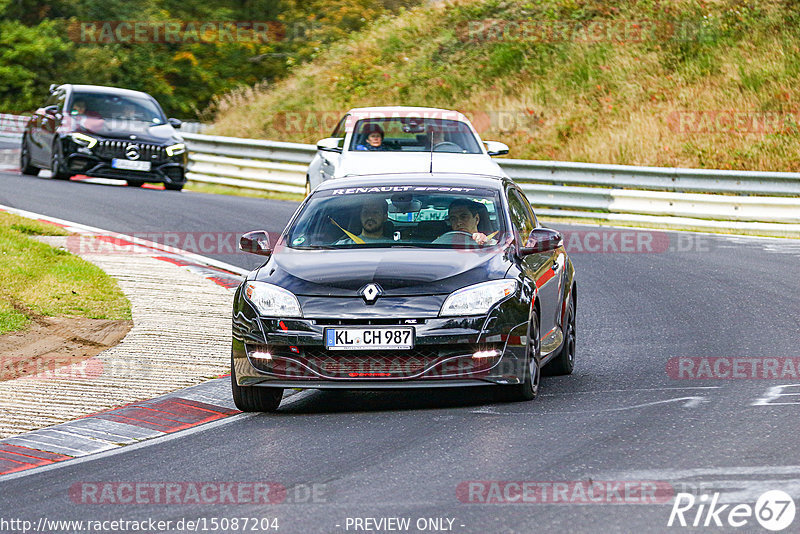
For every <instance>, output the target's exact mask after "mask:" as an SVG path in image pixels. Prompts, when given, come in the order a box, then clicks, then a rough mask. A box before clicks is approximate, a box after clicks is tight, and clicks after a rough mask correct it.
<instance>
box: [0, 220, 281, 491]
mask: <svg viewBox="0 0 800 534" xmlns="http://www.w3.org/2000/svg"><path fill="white" fill-rule="evenodd" d="M0 211H6V212H8V213H14V214H17V215H21V216H24V217H27V218H31V219H36V220H40V221H43V222H47V223H52V224H56V225H58V226H60V227H62V228H64V229H65V230H67V231H69V232H72V233H75V234H79V235H81V236H93V237H96V238H98V239H106V240H112V241H113V242H114V243H115V244H118V245H124V246H128V247H130V246H135V247H136V248H141V252H143V255H144V256H148V257H150V258H152V259H156V260H160V261H163V262H167V263H170V264H173V265H177V266H179V267H182V268H185V269H188V270H189V271H191V272H192V273H195V274H199V275H201V276H203V277H204V278H206V279H208V280H210V281H213V282H214V283H216V284H217V285H219V286H222V287H224V288H227V289H228V290H229V291H232V289H233V288H235V287H236V286H238V284H239V282H240V281H241V276H242V275H243V274H245V273H246V272H247V271H246V270H244V269H240V268H238V267H235V266H232V265H228V264H226V263H223V262H219V261H216V260H213V259H210V258H205V257H203V256H200V255H197V254H194V253H190V252H186V251H183V250H180V249H176V248H174V247H168V246H164V245H161V244H159V243H154V242H150V241H146V240H143V239H138V238H134V237H131V236H127V235H124V234H119V233H116V232H108V231H105V230H102V229H99V228H94V227H91V226H87V225H82V224H78V223H74V222H71V221H65V220H62V219H58V218H55V217H49V216H45V215H41V214H37V213H32V212H28V211H25V210H19V209H15V208H12V207H9V206H2V205H0ZM61 239H64V238H61ZM126 339H127V338H126ZM157 339H158V337H154V338H153V340H154V342H155V341H156V340H157ZM124 342H125V340H123V343H124ZM162 343H163V341H162ZM153 348H154V349H155V347H153ZM227 349H228V347H220V358H221V359H223V360H225V361H226V362H227V352H226V351H227ZM110 350H113V349H110ZM212 376H213V375H212ZM119 387H123V388H124V387H125V386H124V384H120V386H119ZM295 393H296V391H293V390H288V391H286V393H285V396H287V397H288V396H291V395H294V394H295ZM12 395H13V394H12ZM53 402H54V404H57V402H58V401H57V400H54V401H53ZM39 407H40V408H41V409H44V410H48V407H47V406H42V405H41V404H40V405H39ZM239 414H240V412H239V411H238V410H237V409H236V408H235V406H234V404H233V399H232V398H231V391H230V378H219V379H213V380H207V381H205V382H203V383H200V384H198V385H195V386H191V387H189V388H185V389H181V390H178V391H176V392H173V393H169V394H166V395H162V396H157V397H155V398H152V399H149V400H137V401H135V402H132V403H130V404H125V405H124V406H118V407H115V408H112V409H106V410H103V411H99V412H97V413H93V414H90V415H85V416H82V417H80V418H79V419H74V420H71V421H68V422H65V423H61V424H57V425H54V426H49V427H46V428H42V429H39V430H32V431H30V432H26V433H23V434H18V435H14V436H10V437H7V438H5V439H2V440H0V480H5V479H8V478H16V477H18V476H24V475H26V474H27V473H26V472H27V471H29V470H31V469H35V468H37V469H48V468H55V467H57V466H60V465H61V464H62V462H67V461H75V460H76V459H78V458H81V459H83V458H84V457H88V456H92V455H103V454H111V453H113V452H114V451H115V450H116V449H119V448H121V447H125V446H135V447H139V446H144V445H145V444H144V443H140V442H143V441H146V440H154V441H153V443H157V442H159V441H160V440H162V441H163V440H164V439H167V437H168V436H171V435H176V434H177V433H181V432H190V431H201V430H205V429H206V428H213V427H214V426H215V425H218V424H222V422H223V420H228V419H230V418H231V417H234V416H237V415H239ZM240 417H245V415H240ZM203 425H205V426H203ZM201 426H203V428H202V429H199V428H198V429H196V430H192V429H194V428H195V427H201ZM48 466H49V467H48Z"/></svg>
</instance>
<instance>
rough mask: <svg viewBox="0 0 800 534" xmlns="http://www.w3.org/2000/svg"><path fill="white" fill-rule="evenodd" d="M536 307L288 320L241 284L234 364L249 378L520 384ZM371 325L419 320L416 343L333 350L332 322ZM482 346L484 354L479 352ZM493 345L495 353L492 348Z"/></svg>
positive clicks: (336, 383) (287, 383)
mask: <svg viewBox="0 0 800 534" xmlns="http://www.w3.org/2000/svg"><path fill="white" fill-rule="evenodd" d="M443 299H444V296H442V298H441V300H443ZM338 300H342V299H338ZM439 305H441V302H439ZM357 306H363V304H362V303H361V301H360V299H352V307H357ZM334 307H335V306H334ZM528 308H529V304H528V305H526V303H523V302H520V301H519V300H518V299H511V300H508V301H506V302H504V303H501V304H500V305H498V306H497V307H495V308H494V309H493V310H492V311H490V313H489V315H488V316H485V315H484V316H473V317H458V318H440V317H437V316H436V315H435V314H419V315H418V316H416V317H401V318H390V317H386V316H382V317H381V316H380V315H379V314H376V316H375V317H373V318H369V317H363V316H361V317H358V315H361V314H358V313H356V314H351V316H350V317H349V318H330V317H325V318H303V319H283V320H281V319H278V318H265V317H258V316H257V314H256V313H255V311H254V310H253V308H252V306H250V304H249V302H248V301H247V300H246V299H244V298H242V296H241V288H240V290H239V291H237V294H236V297H235V301H234V314H233V315H234V317H233V330H232V332H233V343H232V357H233V365H234V367H235V371H236V378H237V382H238V383H239V385H242V386H258V385H261V386H273V387H305V388H320V389H324V388H355V389H358V388H363V389H384V388H420V387H453V386H471V385H487V384H519V383H521V382H522V381H523V380H524V378H525V372H526V371H525V364H524V363H525V346H526V341H527V340H526V337H525V336H526V335H527V324H528ZM436 310H437V312H438V308H436ZM353 315H355V316H356V317H353ZM365 326H411V327H413V328H414V334H415V336H414V338H415V342H414V348H413V349H410V350H383V351H376V350H351V351H329V350H328V349H327V348H326V347H325V344H324V332H325V329H326V328H331V327H365ZM476 352H481V353H483V354H482V355H481V357H475V353H476ZM487 352H489V353H490V354H492V352H494V353H495V355H494V356H486V353H487ZM265 353H269V355H270V358H269V359H265V358H264V357H263V355H264V354H265Z"/></svg>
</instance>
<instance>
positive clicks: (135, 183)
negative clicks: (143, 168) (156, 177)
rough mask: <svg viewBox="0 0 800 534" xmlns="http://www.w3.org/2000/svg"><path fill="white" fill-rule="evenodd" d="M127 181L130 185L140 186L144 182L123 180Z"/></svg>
mask: <svg viewBox="0 0 800 534" xmlns="http://www.w3.org/2000/svg"><path fill="white" fill-rule="evenodd" d="M125 181H126V182H128V185H129V186H131V187H142V186H143V185H144V184H145V183H146V182H142V181H141V180H125Z"/></svg>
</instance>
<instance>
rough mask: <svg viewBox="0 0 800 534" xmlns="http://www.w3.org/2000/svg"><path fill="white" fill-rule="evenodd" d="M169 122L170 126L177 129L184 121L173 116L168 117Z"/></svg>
mask: <svg viewBox="0 0 800 534" xmlns="http://www.w3.org/2000/svg"><path fill="white" fill-rule="evenodd" d="M167 122H168V123H169V125H170V126H172V127H173V128H175V129H176V130H177V129H179V128H180V127H181V124H183V122H181V120H180V119H173V118H172V117H170V118H169V119H167Z"/></svg>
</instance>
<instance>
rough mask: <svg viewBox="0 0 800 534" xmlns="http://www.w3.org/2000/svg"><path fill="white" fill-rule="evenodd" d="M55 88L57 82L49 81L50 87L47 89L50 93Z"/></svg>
mask: <svg viewBox="0 0 800 534" xmlns="http://www.w3.org/2000/svg"><path fill="white" fill-rule="evenodd" d="M56 89H58V84H57V83H51V84H50V89H48V91H49V92H51V93H52V92H53V91H55V90H56Z"/></svg>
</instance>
